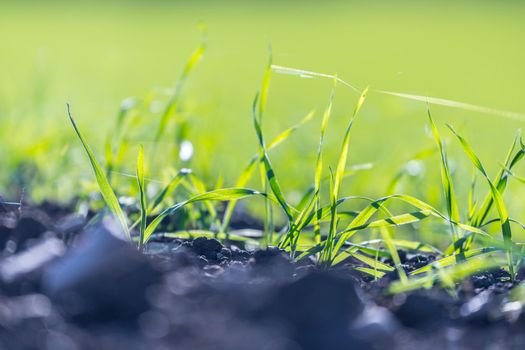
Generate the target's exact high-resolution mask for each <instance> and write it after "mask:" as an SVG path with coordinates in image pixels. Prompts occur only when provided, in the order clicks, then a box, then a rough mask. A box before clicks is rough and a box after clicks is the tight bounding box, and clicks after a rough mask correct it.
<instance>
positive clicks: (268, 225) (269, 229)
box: [254, 45, 274, 246]
mask: <svg viewBox="0 0 525 350" xmlns="http://www.w3.org/2000/svg"><path fill="white" fill-rule="evenodd" d="M272 60H273V54H272V47H271V45H270V46H269V47H268V65H267V66H266V70H265V72H264V77H263V81H262V86H261V93H260V96H259V111H258V123H259V127H260V128H261V129H262V122H263V115H264V109H265V108H266V101H267V100H268V92H269V89H270V78H271V73H272V71H271V65H272ZM254 118H256V119H257V116H255V112H254ZM261 135H262V130H261ZM262 148H264V145H263V147H262ZM262 148H261V147H259V155H260V157H259V159H260V160H259V174H260V178H261V185H262V190H263V192H264V193H267V192H268V186H269V183H268V181H269V180H268V179H267V176H266V175H265V172H266V166H265V165H264V164H263V163H262V162H261V160H262V158H263V150H262ZM264 213H265V220H264V236H263V242H264V243H265V245H266V246H267V245H268V243H269V242H271V241H272V236H273V231H274V225H273V213H272V206H271V204H270V201H269V200H268V198H265V199H264Z"/></svg>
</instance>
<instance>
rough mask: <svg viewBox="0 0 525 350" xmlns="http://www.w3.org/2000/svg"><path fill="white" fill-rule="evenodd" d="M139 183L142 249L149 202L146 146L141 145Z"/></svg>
mask: <svg viewBox="0 0 525 350" xmlns="http://www.w3.org/2000/svg"><path fill="white" fill-rule="evenodd" d="M137 184H138V186H139V197H140V240H139V248H140V249H141V250H142V244H143V243H144V231H146V220H147V211H148V209H147V204H146V186H145V182H144V148H143V147H142V145H140V146H139V154H138V156H137Z"/></svg>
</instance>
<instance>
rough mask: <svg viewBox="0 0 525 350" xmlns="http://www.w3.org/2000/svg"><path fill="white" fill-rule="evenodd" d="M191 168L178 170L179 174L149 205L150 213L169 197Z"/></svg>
mask: <svg viewBox="0 0 525 350" xmlns="http://www.w3.org/2000/svg"><path fill="white" fill-rule="evenodd" d="M191 172H192V171H191V169H186V168H183V169H181V170H179V171H178V172H177V174H176V175H175V176H174V177H173V178H172V179H171V181H170V182H169V183H168V184H167V185H166V186H165V187H164V188H163V189H162V191H160V192H159V194H158V195H157V196H155V198H154V199H153V201H152V202H151V204H150V205H149V207H148V214H150V213H152V212H153V211H154V210H155V209H156V208H157V207H158V206H159V205H160V204H161V203H162V202H164V200H165V199H166V198H168V197H169V196H170V195H171V194H172V193H173V191H175V190H176V189H177V187H178V186H179V185H180V183H181V182H182V180H183V179H184V178H185V177H186V176H187V175H189V174H191Z"/></svg>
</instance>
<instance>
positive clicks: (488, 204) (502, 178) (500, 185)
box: [471, 133, 525, 226]
mask: <svg viewBox="0 0 525 350" xmlns="http://www.w3.org/2000/svg"><path fill="white" fill-rule="evenodd" d="M518 139H520V140H521V138H520V135H519V133H518V135H516V138H515V139H514V141H513V143H512V145H511V147H510V148H509V151H508V152H507V155H506V157H505V161H504V162H503V164H504V165H505V168H506V169H508V170H509V171H511V170H512V168H513V167H514V166H515V165H516V164H518V163H519V162H520V161H521V160H522V159H523V157H524V155H525V149H523V148H522V149H520V150H518V151H517V152H516V154H515V155H514V156H512V154H513V152H514V149H515V148H516V144H517V142H518ZM508 175H509V174H508V172H507V171H505V170H504V169H500V170H499V172H498V174H497V176H496V177H495V179H494V181H493V183H494V184H495V185H496V188H497V189H498V191H499V192H500V193H503V192H504V191H505V189H506V187H507V180H508ZM493 203H494V199H493V196H492V192H491V190H490V189H489V192H488V193H487V195H486V196H485V198H484V200H483V202H482V204H481V206H480V207H479V209H478V210H477V212H476V214H475V215H473V218H472V221H471V224H472V226H480V225H482V224H483V222H484V221H485V219H486V218H487V215H488V214H489V211H490V209H491V208H492V205H493Z"/></svg>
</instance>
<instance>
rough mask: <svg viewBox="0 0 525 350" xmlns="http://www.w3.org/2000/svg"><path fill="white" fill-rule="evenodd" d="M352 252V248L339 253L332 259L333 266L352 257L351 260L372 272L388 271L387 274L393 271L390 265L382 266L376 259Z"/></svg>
mask: <svg viewBox="0 0 525 350" xmlns="http://www.w3.org/2000/svg"><path fill="white" fill-rule="evenodd" d="M354 250H355V249H354V247H351V248H350V249H348V250H344V251H343V252H341V253H342V254H339V255H338V256H337V258H336V259H334V262H333V264H334V265H337V264H339V263H340V262H342V261H343V260H344V259H347V258H348V257H353V258H355V259H357V260H359V261H361V262H362V263H364V264H366V265H368V266H370V267H371V268H373V269H374V270H380V271H388V272H390V271H394V270H395V269H394V268H393V267H392V266H390V265H387V264H383V263H382V262H380V261H379V260H377V259H374V258H371V257H369V256H366V255H363V254H359V253H357V252H355V251H354Z"/></svg>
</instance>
